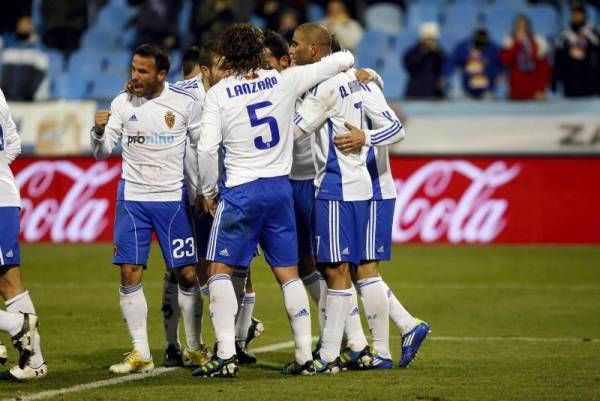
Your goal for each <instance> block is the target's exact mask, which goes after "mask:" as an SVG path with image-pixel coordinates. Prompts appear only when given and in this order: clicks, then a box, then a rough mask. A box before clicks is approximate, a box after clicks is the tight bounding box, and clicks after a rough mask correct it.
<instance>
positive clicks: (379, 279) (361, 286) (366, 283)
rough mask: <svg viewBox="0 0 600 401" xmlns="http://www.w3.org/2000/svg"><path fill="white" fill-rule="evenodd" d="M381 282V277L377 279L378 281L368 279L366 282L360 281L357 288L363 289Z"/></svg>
mask: <svg viewBox="0 0 600 401" xmlns="http://www.w3.org/2000/svg"><path fill="white" fill-rule="evenodd" d="M379 282H381V277H377V278H376V279H368V280H364V281H363V280H359V281H358V282H357V283H356V286H357V287H358V288H363V287H366V286H369V285H371V284H375V283H379Z"/></svg>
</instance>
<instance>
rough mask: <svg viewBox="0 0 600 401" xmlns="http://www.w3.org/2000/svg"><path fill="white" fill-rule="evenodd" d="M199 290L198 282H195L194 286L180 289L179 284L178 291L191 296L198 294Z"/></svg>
mask: <svg viewBox="0 0 600 401" xmlns="http://www.w3.org/2000/svg"><path fill="white" fill-rule="evenodd" d="M199 289H200V284H199V283H198V282H196V284H193V285H191V286H189V287H182V286H181V284H179V291H181V292H183V293H189V294H193V293H196V292H198V290H199Z"/></svg>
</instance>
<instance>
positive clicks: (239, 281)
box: [231, 270, 248, 311]
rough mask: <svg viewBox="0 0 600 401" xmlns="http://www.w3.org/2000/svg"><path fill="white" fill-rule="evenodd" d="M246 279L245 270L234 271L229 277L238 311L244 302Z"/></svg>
mask: <svg viewBox="0 0 600 401" xmlns="http://www.w3.org/2000/svg"><path fill="white" fill-rule="evenodd" d="M247 278H248V272H247V271H246V270H235V271H234V272H233V275H232V276H231V284H232V285H233V290H234V291H235V298H236V300H237V306H238V311H239V310H240V307H241V306H242V302H243V301H244V295H245V294H246V279H247Z"/></svg>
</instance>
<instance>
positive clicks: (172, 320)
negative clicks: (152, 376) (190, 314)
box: [161, 269, 183, 367]
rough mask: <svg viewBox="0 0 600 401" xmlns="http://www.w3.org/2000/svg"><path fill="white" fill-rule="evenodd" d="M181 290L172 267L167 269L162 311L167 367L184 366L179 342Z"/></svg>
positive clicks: (165, 362)
mask: <svg viewBox="0 0 600 401" xmlns="http://www.w3.org/2000/svg"><path fill="white" fill-rule="evenodd" d="M178 294H179V291H178V285H177V277H175V273H174V272H173V270H172V269H167V270H166V271H165V274H164V276H163V296H162V305H161V311H162V316H163V326H164V329H165V338H166V340H167V348H166V350H165V359H164V365H165V366H167V367H172V366H182V365H183V360H182V359H181V345H180V343H179V316H180V315H181V311H180V309H179V301H178V300H177V297H178Z"/></svg>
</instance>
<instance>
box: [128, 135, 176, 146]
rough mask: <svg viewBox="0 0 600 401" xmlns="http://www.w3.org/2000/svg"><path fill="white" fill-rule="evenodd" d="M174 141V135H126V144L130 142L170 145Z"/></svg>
mask: <svg viewBox="0 0 600 401" xmlns="http://www.w3.org/2000/svg"><path fill="white" fill-rule="evenodd" d="M174 141H175V136H174V135H164V134H155V135H129V136H127V146H129V145H131V144H134V145H135V144H140V145H141V144H146V145H170V144H172V143H173V142H174Z"/></svg>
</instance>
